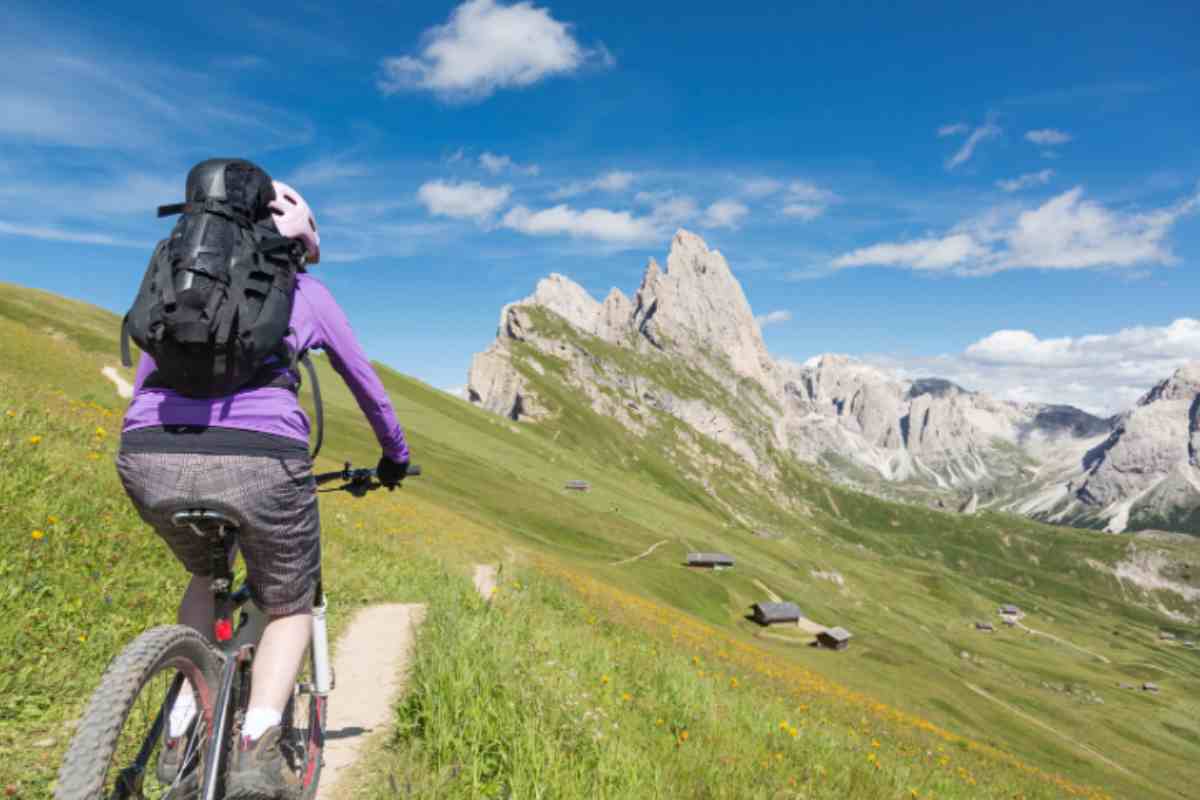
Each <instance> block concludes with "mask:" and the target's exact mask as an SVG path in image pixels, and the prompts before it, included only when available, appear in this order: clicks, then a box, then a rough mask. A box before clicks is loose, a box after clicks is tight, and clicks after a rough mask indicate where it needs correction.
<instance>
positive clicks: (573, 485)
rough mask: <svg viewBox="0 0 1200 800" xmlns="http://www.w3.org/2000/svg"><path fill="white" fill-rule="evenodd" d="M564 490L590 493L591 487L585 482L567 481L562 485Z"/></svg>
mask: <svg viewBox="0 0 1200 800" xmlns="http://www.w3.org/2000/svg"><path fill="white" fill-rule="evenodd" d="M563 488H564V489H570V490H571V491H572V492H588V491H591V489H592V485H591V484H590V483H588V482H587V481H567V482H566V483H564V484H563Z"/></svg>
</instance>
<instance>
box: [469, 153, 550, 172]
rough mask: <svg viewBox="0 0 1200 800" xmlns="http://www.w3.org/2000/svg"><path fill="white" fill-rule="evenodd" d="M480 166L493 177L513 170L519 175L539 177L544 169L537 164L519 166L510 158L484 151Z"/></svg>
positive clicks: (481, 154)
mask: <svg viewBox="0 0 1200 800" xmlns="http://www.w3.org/2000/svg"><path fill="white" fill-rule="evenodd" d="M479 166H481V167H483V168H484V169H485V170H487V171H488V172H490V173H492V174H493V175H499V174H500V173H501V172H504V171H505V170H512V171H513V172H515V173H517V174H518V175H537V174H538V173H539V172H541V171H542V168H541V167H539V166H538V165H537V164H518V163H517V162H515V161H513V160H512V159H511V158H510V157H508V156H505V155H497V154H495V153H489V152H487V151H484V152H483V153H480V155H479Z"/></svg>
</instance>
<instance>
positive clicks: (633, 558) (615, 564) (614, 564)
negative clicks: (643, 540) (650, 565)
mask: <svg viewBox="0 0 1200 800" xmlns="http://www.w3.org/2000/svg"><path fill="white" fill-rule="evenodd" d="M669 541H671V540H670V539H663V540H662V541H661V542H655V543H654V544H652V545H650V548H649V549H648V550H646V551H645V552H644V553H638V554H637V555H636V556H630V557H629V558H623V559H621V560H620V561H614V562H612V563H611V564H609V566H610V567H619V566H621V565H622V564H628V563H630V562H631V561H637V560H638V559H642V558H645V557H646V556H648V555H650V554H651V553H653V552H654V551H655V550H657V549H658V548H660V547H662V546H663V545H664V544H666V543H667V542H669Z"/></svg>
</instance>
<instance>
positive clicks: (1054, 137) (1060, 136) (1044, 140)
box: [1025, 128, 1071, 147]
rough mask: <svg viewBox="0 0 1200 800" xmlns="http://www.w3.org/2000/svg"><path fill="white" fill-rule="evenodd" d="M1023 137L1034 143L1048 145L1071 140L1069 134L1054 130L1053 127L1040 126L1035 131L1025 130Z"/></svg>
mask: <svg viewBox="0 0 1200 800" xmlns="http://www.w3.org/2000/svg"><path fill="white" fill-rule="evenodd" d="M1025 138H1026V139H1027V140H1028V141H1031V142H1033V143H1034V144H1037V145H1042V146H1046V147H1049V146H1053V145H1056V144H1066V143H1067V142H1069V141H1071V134H1069V133H1066V132H1065V131H1059V130H1055V129H1054V128H1042V129H1040V130H1036V131H1027V132H1026V133H1025Z"/></svg>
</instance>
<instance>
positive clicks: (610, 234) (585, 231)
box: [501, 204, 662, 244]
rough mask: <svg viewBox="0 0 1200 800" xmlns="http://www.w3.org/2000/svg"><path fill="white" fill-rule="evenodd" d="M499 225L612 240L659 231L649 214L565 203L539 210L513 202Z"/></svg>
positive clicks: (650, 237)
mask: <svg viewBox="0 0 1200 800" xmlns="http://www.w3.org/2000/svg"><path fill="white" fill-rule="evenodd" d="M501 225H503V226H504V227H506V228H511V229H512V230H515V231H519V232H521V233H524V234H528V235H530V236H556V235H566V236H571V237H576V238H585V239H598V240H600V241H604V242H612V243H615V244H641V243H646V242H651V241H654V240H655V239H658V238H659V237H660V236H661V235H662V234H661V231H660V230H659V227H658V225H657V224H656V221H655V220H653V219H651V218H649V217H637V216H634V215H633V214H631V213H630V212H628V211H610V210H608V209H606V208H589V209H587V210H585V211H579V210H577V209H574V208H571V207H570V206H568V205H565V204H560V205H557V206H553V207H551V208H545V209H542V210H540V211H532V210H530V209H529V208H526V207H525V206H516V207H515V208H511V209H509V211H508V213H506V214H505V215H504V218H503V220H501Z"/></svg>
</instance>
